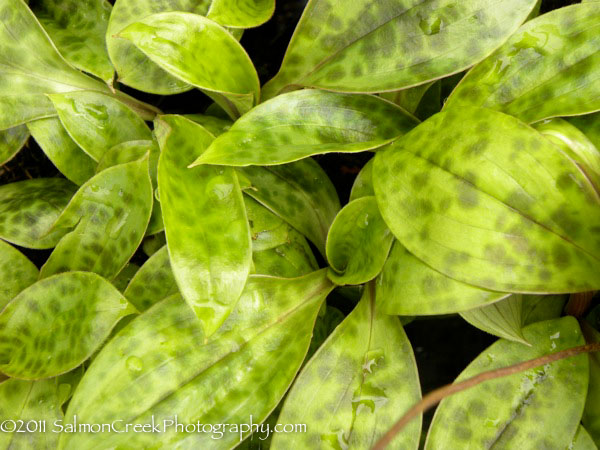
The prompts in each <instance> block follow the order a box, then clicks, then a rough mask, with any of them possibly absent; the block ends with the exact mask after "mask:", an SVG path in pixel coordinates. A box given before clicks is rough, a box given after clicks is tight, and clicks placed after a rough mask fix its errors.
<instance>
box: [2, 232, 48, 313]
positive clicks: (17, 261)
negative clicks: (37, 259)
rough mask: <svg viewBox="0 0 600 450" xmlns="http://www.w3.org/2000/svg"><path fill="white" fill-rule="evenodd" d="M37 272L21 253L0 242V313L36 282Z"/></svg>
mask: <svg viewBox="0 0 600 450" xmlns="http://www.w3.org/2000/svg"><path fill="white" fill-rule="evenodd" d="M38 275H39V271H38V269H37V267H35V265H34V264H33V263H32V262H31V261H29V260H28V259H27V257H26V256H25V255H23V253H21V252H20V251H19V250H17V249H16V248H14V247H13V246H12V245H10V244H7V243H6V242H4V241H2V240H0V311H2V309H3V308H4V307H5V306H6V304H7V303H8V302H9V301H10V300H12V299H13V298H14V297H15V296H16V295H17V294H18V293H19V292H21V291H22V290H23V289H25V288H26V287H29V286H31V285H32V284H33V283H35V282H36V281H37V278H38Z"/></svg>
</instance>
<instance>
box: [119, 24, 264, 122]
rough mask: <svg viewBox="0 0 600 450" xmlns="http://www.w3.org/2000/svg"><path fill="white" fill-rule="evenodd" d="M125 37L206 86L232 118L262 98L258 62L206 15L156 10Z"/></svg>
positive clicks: (190, 80) (182, 76) (168, 69)
mask: <svg viewBox="0 0 600 450" xmlns="http://www.w3.org/2000/svg"><path fill="white" fill-rule="evenodd" d="M119 37H122V38H125V39H128V40H129V41H131V42H132V43H133V44H134V45H135V46H136V47H137V48H138V49H140V50H141V51H142V52H143V53H144V54H145V55H146V56H148V58H150V59H151V60H152V61H153V62H154V63H156V64H157V65H158V66H160V67H161V68H163V69H164V70H165V71H166V72H168V73H170V74H171V75H173V76H175V77H176V78H178V79H180V80H182V81H183V82H185V83H189V84H191V85H193V86H196V87H197V88H200V89H201V90H203V92H204V93H206V94H207V95H209V96H210V97H211V98H212V99H213V100H214V101H215V102H217V103H218V104H219V105H220V106H221V107H222V108H223V109H225V110H226V111H227V113H228V114H229V115H230V116H232V117H239V115H240V114H243V113H245V112H246V111H248V110H249V109H250V108H252V106H253V105H254V104H255V103H256V102H257V101H258V98H259V95H260V85H259V81H258V75H257V73H256V70H255V69H254V66H253V65H252V61H251V60H250V58H249V57H248V55H247V54H246V52H245V51H244V49H243V47H242V46H241V45H240V44H239V42H237V41H236V40H235V38H234V37H233V36H232V35H231V34H229V33H228V32H227V30H225V29H224V28H223V27H221V26H220V25H218V24H217V23H215V22H213V21H212V20H210V19H207V18H206V17H203V16H200V15H198V14H191V13H184V12H167V13H159V14H153V15H151V16H147V17H144V18H142V19H141V20H140V21H138V22H135V23H132V24H131V25H129V26H127V27H126V28H125V29H123V30H121V31H120V32H119ZM215 61H218V64H215Z"/></svg>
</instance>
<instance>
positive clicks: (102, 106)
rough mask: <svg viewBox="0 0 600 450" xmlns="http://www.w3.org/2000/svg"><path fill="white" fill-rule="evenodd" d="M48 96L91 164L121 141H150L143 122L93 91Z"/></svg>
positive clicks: (112, 99) (120, 104)
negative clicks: (89, 157)
mask: <svg viewBox="0 0 600 450" xmlns="http://www.w3.org/2000/svg"><path fill="white" fill-rule="evenodd" d="M49 97H50V99H51V100H52V103H53V104H54V106H55V107H56V111H57V112H58V117H59V118H60V121H61V122H62V124H63V126H64V127H65V129H66V130H67V132H68V133H69V135H70V136H71V138H73V141H75V143H77V145H79V146H80V147H81V148H82V149H83V150H84V151H85V152H86V153H87V154H88V155H90V156H91V157H92V158H93V159H94V160H95V161H99V160H100V158H102V156H103V155H104V154H105V153H106V152H107V151H108V150H109V149H110V148H111V147H114V146H115V145H117V144H120V143H122V142H126V141H135V140H142V139H146V140H149V139H152V134H151V132H150V129H149V128H148V126H147V125H146V123H145V122H144V120H143V119H142V118H140V116H138V115H137V114H136V113H135V112H134V111H133V110H132V109H130V108H129V107H128V106H126V105H125V104H124V103H121V102H120V101H119V100H116V99H115V98H113V97H110V96H108V95H104V94H101V93H99V92H93V91H78V92H68V93H64V94H53V95H50V96H49Z"/></svg>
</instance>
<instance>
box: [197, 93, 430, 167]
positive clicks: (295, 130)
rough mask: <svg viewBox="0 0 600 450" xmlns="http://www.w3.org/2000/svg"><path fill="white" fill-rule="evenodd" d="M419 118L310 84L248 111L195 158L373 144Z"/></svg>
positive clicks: (281, 155)
mask: <svg viewBox="0 0 600 450" xmlns="http://www.w3.org/2000/svg"><path fill="white" fill-rule="evenodd" d="M417 123H418V121H417V119H415V118H414V117H412V116H410V115H409V114H408V113H406V112H405V111H403V110H402V109H400V108H399V107H397V106H395V105H394V104H392V103H389V102H386V101H384V100H381V99H380V98H378V97H375V96H369V95H348V94H336V93H333V92H324V91H317V90H312V89H306V90H302V91H298V92H291V93H289V94H284V95H281V96H279V97H277V98H274V99H272V100H270V101H268V102H266V103H263V104H262V105H259V106H257V107H256V108H254V109H253V110H252V111H250V112H249V113H248V114H245V115H244V116H243V117H242V118H240V119H239V120H238V121H236V122H235V123H234V124H233V125H232V127H231V128H230V129H229V130H228V131H227V132H226V133H224V134H222V135H221V136H219V137H218V138H217V139H215V141H214V142H213V143H212V144H211V145H210V147H209V148H208V149H207V150H206V151H205V152H204V153H203V154H202V155H201V156H200V157H199V158H198V159H197V160H196V161H195V162H194V164H223V165H230V166H248V165H274V164H282V163H288V162H292V161H297V160H299V159H302V158H306V157H307V156H311V155H316V154H320V153H330V152H348V153H356V152H362V151H365V150H373V149H375V148H378V147H381V146H383V145H385V144H387V143H389V142H390V141H391V140H393V139H394V138H396V137H398V136H401V135H402V134H404V133H406V132H407V131H408V130H410V129H411V128H413V127H414V126H415V125H416V124H417Z"/></svg>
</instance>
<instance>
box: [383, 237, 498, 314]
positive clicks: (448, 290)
mask: <svg viewBox="0 0 600 450" xmlns="http://www.w3.org/2000/svg"><path fill="white" fill-rule="evenodd" d="M508 295H509V294H507V293H505V292H496V291H490V290H487V289H480V288H477V287H475V286H472V285H470V284H466V283H462V282H460V281H457V280H454V279H452V278H450V277H448V276H446V275H444V274H442V273H440V272H438V271H436V270H434V269H432V268H431V267H429V266H428V265H427V264H425V263H424V262H423V261H421V260H420V259H419V258H417V257H415V256H414V255H412V254H411V253H410V252H409V251H408V250H406V248H405V247H404V246H403V245H402V244H401V243H400V242H398V241H395V242H394V244H393V245H392V250H391V251H390V254H389V256H388V259H387V261H386V262H385V265H384V266H383V270H382V271H381V273H380V274H379V277H378V278H377V306H378V307H379V308H380V309H381V311H382V312H385V313H386V314H394V315H400V316H421V315H433V314H450V313H455V312H460V311H466V310H469V309H472V308H478V307H481V306H484V305H489V304H491V303H494V302H496V301H498V300H501V299H503V298H505V297H507V296H508Z"/></svg>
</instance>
